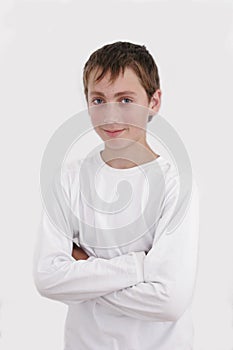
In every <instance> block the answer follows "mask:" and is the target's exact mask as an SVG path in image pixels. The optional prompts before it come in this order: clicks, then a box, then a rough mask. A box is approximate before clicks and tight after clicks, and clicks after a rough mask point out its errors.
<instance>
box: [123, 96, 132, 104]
mask: <svg viewBox="0 0 233 350" xmlns="http://www.w3.org/2000/svg"><path fill="white" fill-rule="evenodd" d="M121 102H122V103H132V102H133V100H131V99H130V98H128V97H125V98H123V99H122V100H121Z"/></svg>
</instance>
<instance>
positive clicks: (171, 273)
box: [97, 182, 199, 322]
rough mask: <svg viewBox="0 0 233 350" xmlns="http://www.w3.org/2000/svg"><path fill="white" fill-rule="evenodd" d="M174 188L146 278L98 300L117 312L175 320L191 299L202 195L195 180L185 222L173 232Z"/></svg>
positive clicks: (148, 261) (146, 267)
mask: <svg viewBox="0 0 233 350" xmlns="http://www.w3.org/2000/svg"><path fill="white" fill-rule="evenodd" d="M176 197H177V195H176V190H175V187H174V188H173V189H172V190H171V191H170V193H169V196H168V200H167V202H166V205H165V207H164V211H163V214H162V216H161V218H160V220H159V223H158V225H157V228H156V232H155V239H154V242H153V246H152V248H151V249H150V251H149V252H148V254H147V255H146V257H145V259H144V262H143V264H144V281H142V282H141V283H139V284H137V285H135V286H131V287H127V288H124V289H122V290H119V291H114V292H113V293H110V294H108V295H105V296H101V297H99V298H98V299H97V302H98V303H100V304H103V305H106V306H107V307H110V308H112V309H113V310H115V311H116V313H118V314H123V315H127V316H130V317H133V318H137V319H141V320H148V321H158V322H160V321H163V322H164V321H176V320H177V319H179V317H180V316H181V315H182V314H183V312H184V311H185V310H186V308H187V306H188V305H189V304H190V302H191V298H192V294H193V289H194V284H195V276H196V267H197V255H198V236H199V234H198V231H199V229H198V226H199V195H198V188H197V185H196V183H195V182H193V191H192V195H191V201H190V205H189V207H188V209H187V211H186V214H185V216H184V219H183V221H182V222H181V223H180V224H179V225H178V226H177V227H176V228H175V229H174V230H173V231H172V232H170V233H167V228H168V222H169V220H170V219H171V218H175V216H176V215H179V208H176V201H175V199H176Z"/></svg>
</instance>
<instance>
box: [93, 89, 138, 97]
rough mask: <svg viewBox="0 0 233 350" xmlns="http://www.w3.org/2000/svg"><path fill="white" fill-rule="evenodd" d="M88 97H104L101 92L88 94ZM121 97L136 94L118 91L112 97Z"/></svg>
mask: <svg viewBox="0 0 233 350" xmlns="http://www.w3.org/2000/svg"><path fill="white" fill-rule="evenodd" d="M90 95H91V96H96V95H97V96H102V97H105V95H104V93H103V92H101V91H92V92H91V93H90ZM123 95H136V93H135V92H133V91H129V90H128V91H120V92H117V93H116V94H115V95H114V97H119V96H123Z"/></svg>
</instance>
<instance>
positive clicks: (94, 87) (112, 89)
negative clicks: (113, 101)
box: [88, 68, 145, 94]
mask: <svg viewBox="0 0 233 350" xmlns="http://www.w3.org/2000/svg"><path fill="white" fill-rule="evenodd" d="M100 73H101V70H99V69H95V70H93V71H92V72H91V73H90V76H89V81H88V94H91V93H92V92H93V91H100V92H103V93H104V94H111V93H117V92H119V91H120V90H122V89H124V90H129V91H134V92H138V93H140V92H143V91H144V92H145V90H144V88H143V86H142V85H141V82H140V80H139V78H138V76H137V75H136V73H135V72H134V71H133V70H132V69H131V68H125V70H124V73H123V72H122V71H121V72H120V73H119V75H118V76H117V78H116V79H115V80H114V81H111V74H110V72H107V73H106V74H105V75H104V77H103V78H102V79H101V80H99V81H96V80H95V79H96V77H98V75H99V74H100Z"/></svg>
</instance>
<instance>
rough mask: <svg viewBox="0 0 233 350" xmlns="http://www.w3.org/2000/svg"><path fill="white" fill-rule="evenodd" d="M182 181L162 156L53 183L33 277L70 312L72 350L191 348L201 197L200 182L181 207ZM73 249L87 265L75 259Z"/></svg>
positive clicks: (68, 347)
mask: <svg viewBox="0 0 233 350" xmlns="http://www.w3.org/2000/svg"><path fill="white" fill-rule="evenodd" d="M59 176H60V175H59ZM179 180H180V178H179V176H178V172H177V171H176V168H175V167H174V166H173V165H172V164H171V163H170V162H168V161H167V160H166V159H165V158H163V157H162V156H160V157H159V158H157V159H155V160H153V161H150V162H148V163H144V164H142V165H140V166H139V167H133V168H129V169H116V168H112V167H110V166H109V165H107V164H106V163H105V162H104V161H103V159H102V157H101V154H100V153H99V152H96V153H95V154H94V155H92V156H89V157H88V158H86V159H85V161H84V160H78V161H76V162H73V163H72V164H70V165H69V166H67V167H66V168H65V169H63V171H62V174H61V179H60V177H55V179H54V182H53V184H52V187H51V193H50V204H51V206H50V207H49V210H48V213H49V215H48V213H47V211H45V210H43V211H42V216H41V222H40V226H39V229H38V242H37V244H36V248H35V253H34V265H33V266H34V270H33V274H34V280H35V284H36V286H37V289H38V291H39V292H40V294H41V295H42V296H45V297H48V298H51V299H54V300H58V301H61V302H63V303H65V304H67V305H68V313H67V318H66V326H65V345H64V349H65V350H98V349H101V350H105V349H106V350H109V349H113V350H154V349H156V350H191V349H193V348H192V343H193V333H194V332H193V324H192V317H191V300H192V295H193V291H194V285H195V278H196V270H197V258H198V236H199V198H198V188H197V185H196V182H195V179H194V178H193V181H192V185H191V187H192V188H191V189H190V192H189V193H191V196H190V199H189V201H188V202H187V203H188V205H186V207H187V208H186V210H185V211H184V210H183V209H182V208H183V207H182V205H177V203H179V202H178V197H179V193H180V192H179V189H180V181H179ZM59 181H61V184H62V189H63V191H64V193H63V195H64V196H61V194H60V192H59V183H60V182H59ZM116 189H117V190H116ZM186 191H187V193H183V198H184V199H185V198H187V197H188V189H186ZM65 202H66V204H68V206H66V205H65V204H64V203H65ZM68 207H69V208H71V212H72V213H71V212H70V211H69V210H68V209H67V208H68ZM182 210H183V211H184V215H183V216H182V215H181V212H182ZM73 215H74V216H73ZM177 218H179V220H178V221H179V223H178V224H177V225H176V226H174V225H173V226H172V225H171V222H172V220H175V219H177ZM169 225H170V226H169ZM171 227H172V230H171ZM169 230H170V231H169ZM73 241H75V242H76V243H77V244H78V245H79V246H81V247H82V248H83V250H85V251H86V253H87V254H88V255H89V256H90V257H89V258H88V259H87V260H78V261H76V260H75V259H74V258H73V257H72V247H73Z"/></svg>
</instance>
